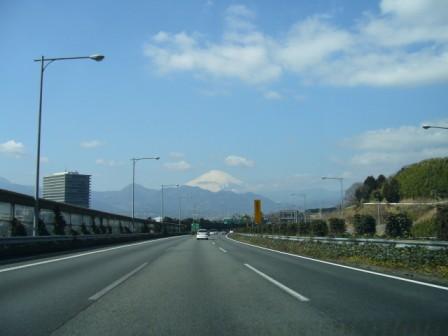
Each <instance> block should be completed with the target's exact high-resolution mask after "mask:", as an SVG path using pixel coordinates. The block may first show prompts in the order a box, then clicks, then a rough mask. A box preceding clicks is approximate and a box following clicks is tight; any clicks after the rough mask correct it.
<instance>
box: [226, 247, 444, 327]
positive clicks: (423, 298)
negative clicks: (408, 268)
mask: <svg viewBox="0 0 448 336" xmlns="http://www.w3.org/2000/svg"><path fill="white" fill-rule="evenodd" d="M220 245H221V246H222V247H223V248H224V249H226V250H228V251H229V254H230V255H232V257H234V258H235V259H237V260H239V261H240V262H246V263H250V264H251V265H253V266H255V267H257V268H258V269H260V270H262V271H264V272H266V273H267V274H272V275H275V276H276V278H277V280H279V281H280V282H282V283H283V284H285V285H287V286H288V287H290V288H292V289H295V290H297V291H300V292H303V293H306V295H307V296H309V297H310V298H312V299H311V301H310V305H312V306H313V307H315V308H316V309H317V310H319V311H320V312H322V313H323V314H325V315H327V316H331V317H332V318H333V319H335V320H337V321H340V322H341V323H343V324H344V326H346V327H347V328H349V329H350V330H353V331H355V332H356V333H358V334H362V335H446V333H447V330H448V291H447V290H442V289H438V288H432V287H427V286H422V285H419V284H414V283H409V282H405V281H400V280H396V279H391V278H388V277H381V276H378V275H373V274H368V273H364V272H359V271H356V270H351V269H347V268H342V267H337V266H334V265H328V264H323V263H319V262H315V261H312V260H307V259H301V258H296V257H292V256H288V255H285V254H280V253H275V252H271V251H267V250H263V249H258V248H254V247H251V246H247V245H244V244H241V243H237V242H235V241H233V240H230V239H225V240H221V241H220Z"/></svg>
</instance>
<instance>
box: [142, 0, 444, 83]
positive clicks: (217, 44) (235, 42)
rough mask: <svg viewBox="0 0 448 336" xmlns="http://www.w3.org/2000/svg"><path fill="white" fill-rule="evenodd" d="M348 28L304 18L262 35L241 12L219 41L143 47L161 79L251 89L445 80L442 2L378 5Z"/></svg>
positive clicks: (161, 39)
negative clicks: (183, 74)
mask: <svg viewBox="0 0 448 336" xmlns="http://www.w3.org/2000/svg"><path fill="white" fill-rule="evenodd" d="M379 10H380V11H379V13H377V14H373V13H364V14H363V16H362V17H360V18H358V20H356V21H355V22H356V24H355V25H353V26H351V27H339V26H337V25H336V24H334V23H332V17H331V16H328V15H325V13H324V14H322V15H314V16H310V17H307V18H305V19H303V20H300V21H298V22H296V23H295V24H294V25H292V26H291V27H290V29H289V31H288V32H285V33H283V34H278V35H277V36H275V37H274V36H268V35H266V34H264V33H263V32H262V31H261V30H260V29H258V28H257V26H256V25H255V23H254V21H255V18H256V15H255V13H254V12H253V11H251V10H250V9H249V8H247V7H246V6H243V5H233V6H230V7H229V8H228V9H227V10H226V12H225V29H224V31H223V34H222V38H221V40H219V41H208V40H206V39H204V37H203V35H200V34H197V33H196V34H188V33H186V32H180V33H168V32H159V33H158V34H156V35H155V36H154V37H153V39H152V41H151V42H149V43H147V44H146V45H145V48H144V52H145V55H146V56H148V57H149V58H150V60H151V61H152V63H154V65H155V66H156V68H157V69H158V70H159V71H160V72H161V73H167V72H175V71H190V72H195V73H198V74H200V75H201V77H204V76H205V77H211V78H218V79H238V80H241V81H243V82H246V83H249V84H255V85H261V84H266V83H271V82H273V81H275V80H278V79H280V78H281V77H282V75H284V74H287V73H288V74H294V75H296V76H297V77H298V78H299V79H301V80H302V81H304V82H306V83H313V82H317V83H324V84H332V85H338V86H359V85H365V86H408V85H425V84H428V83H437V82H447V81H448V6H447V5H446V0H414V1H405V0H382V1H381V2H380V3H379Z"/></svg>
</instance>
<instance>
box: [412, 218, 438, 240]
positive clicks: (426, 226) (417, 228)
mask: <svg viewBox="0 0 448 336" xmlns="http://www.w3.org/2000/svg"><path fill="white" fill-rule="evenodd" d="M411 234H412V236H413V237H416V238H418V237H434V236H437V225H436V221H435V220H434V219H433V218H431V219H428V220H425V221H421V222H419V223H416V224H414V225H412V228H411Z"/></svg>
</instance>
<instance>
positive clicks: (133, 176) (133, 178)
mask: <svg viewBox="0 0 448 336" xmlns="http://www.w3.org/2000/svg"><path fill="white" fill-rule="evenodd" d="M159 159H160V157H158V156H155V157H140V158H132V159H131V161H132V231H133V232H134V229H135V225H134V219H135V164H136V162H137V161H141V160H159Z"/></svg>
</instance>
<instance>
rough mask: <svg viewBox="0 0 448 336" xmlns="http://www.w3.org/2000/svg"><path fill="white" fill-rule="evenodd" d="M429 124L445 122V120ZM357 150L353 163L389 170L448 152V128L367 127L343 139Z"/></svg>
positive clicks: (447, 153) (445, 154)
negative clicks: (367, 129)
mask: <svg viewBox="0 0 448 336" xmlns="http://www.w3.org/2000/svg"><path fill="white" fill-rule="evenodd" d="M430 124H439V125H446V124H448V121H440V122H434V123H430ZM344 145H345V146H348V147H352V148H354V149H355V150H356V151H357V152H356V153H355V154H354V155H353V156H352V158H351V159H350V163H351V164H352V165H354V166H358V167H360V166H364V167H375V168H382V169H384V170H385V171H386V172H392V171H393V170H395V169H398V168H400V167H401V166H403V165H406V164H409V163H412V162H417V161H420V160H424V159H428V158H432V157H445V156H447V155H448V132H446V131H445V132H444V130H437V129H434V130H433V129H431V130H424V129H422V128H421V127H420V126H402V127H398V128H387V129H379V130H371V131H367V132H365V133H363V134H360V135H358V136H355V137H353V138H351V139H347V140H345V141H344Z"/></svg>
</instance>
